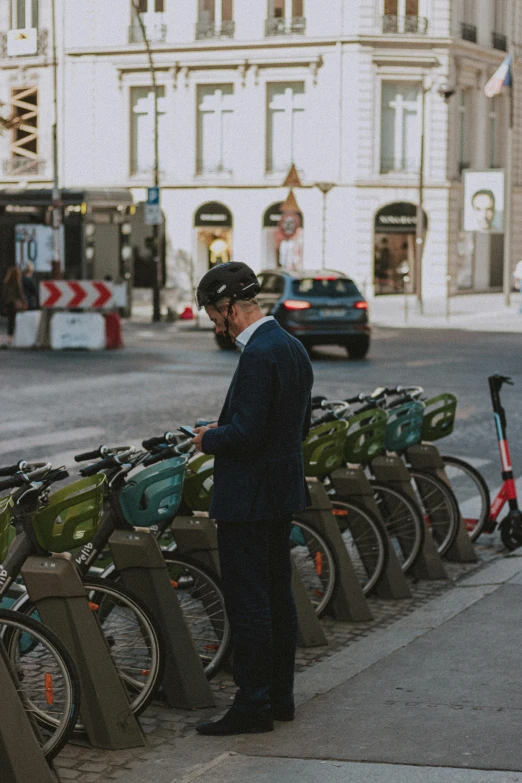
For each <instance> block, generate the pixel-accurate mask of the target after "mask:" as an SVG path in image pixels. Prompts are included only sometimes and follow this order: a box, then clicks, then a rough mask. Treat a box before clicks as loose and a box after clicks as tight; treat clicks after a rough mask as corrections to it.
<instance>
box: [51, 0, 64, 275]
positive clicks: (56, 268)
mask: <svg viewBox="0 0 522 783" xmlns="http://www.w3.org/2000/svg"><path fill="white" fill-rule="evenodd" d="M51 15H52V48H53V115H54V116H53V127H52V139H53V193H52V200H53V212H52V228H53V260H52V276H53V278H54V279H55V280H57V279H59V278H60V277H61V276H62V260H61V255H62V248H61V230H60V229H61V225H62V204H61V193H60V185H59V179H58V57H57V48H56V7H55V0H51Z"/></svg>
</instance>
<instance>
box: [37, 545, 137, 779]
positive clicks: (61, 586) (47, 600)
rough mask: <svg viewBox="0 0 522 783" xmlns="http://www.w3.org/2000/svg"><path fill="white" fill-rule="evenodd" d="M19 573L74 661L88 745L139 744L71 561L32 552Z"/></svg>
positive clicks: (112, 747)
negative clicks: (39, 555) (31, 555)
mask: <svg viewBox="0 0 522 783" xmlns="http://www.w3.org/2000/svg"><path fill="white" fill-rule="evenodd" d="M22 576H23V578H24V582H25V585H26V587H27V592H28V593H29V597H30V598H31V601H32V602H33V603H34V604H35V605H36V608H37V610H38V613H39V615H40V617H41V618H42V621H43V622H44V623H45V624H46V625H47V626H48V627H49V628H51V630H53V631H54V632H55V633H56V634H57V635H58V636H59V637H60V639H61V640H62V641H63V642H64V644H65V646H66V647H67V648H68V650H69V652H70V653H71V656H72V658H73V660H74V663H75V664H76V668H77V671H78V676H79V678H80V687H81V707H80V714H81V717H82V721H83V724H84V726H85V730H86V732H87V736H88V738H89V741H90V743H91V744H92V745H93V746H94V747H95V748H104V749H107V750H123V749H126V748H136V747H142V746H143V745H145V740H144V737H143V734H142V731H141V728H140V726H139V723H138V721H137V720H136V718H135V717H134V715H133V713H132V711H131V709H130V707H129V702H128V699H127V694H126V692H125V689H124V687H123V685H122V683H121V680H120V677H119V675H118V673H117V671H116V668H115V666H114V663H113V661H112V658H111V654H110V650H109V647H108V645H107V642H106V640H105V637H104V636H103V633H102V630H101V628H100V625H99V622H98V619H97V617H96V613H95V611H93V607H91V606H90V604H89V602H88V599H87V595H86V592H85V587H84V585H83V583H82V581H81V578H80V575H79V573H78V571H77V569H76V566H75V565H74V563H73V562H71V560H69V559H67V558H66V557H60V556H56V557H52V558H50V557H34V556H33V557H29V558H28V559H27V561H26V562H25V564H24V565H23V567H22ZM24 783H25V781H24Z"/></svg>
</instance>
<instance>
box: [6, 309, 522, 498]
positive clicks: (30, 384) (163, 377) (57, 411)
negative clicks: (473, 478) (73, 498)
mask: <svg viewBox="0 0 522 783" xmlns="http://www.w3.org/2000/svg"><path fill="white" fill-rule="evenodd" d="M125 341H126V347H125V349H124V350H122V351H110V352H109V351H107V352H101V353H87V352H79V351H78V352H72V351H71V352H51V351H13V350H8V351H2V352H0V455H1V456H0V464H2V463H4V464H9V463H12V462H13V461H15V460H17V459H20V458H25V459H31V460H37V459H40V458H46V459H50V460H51V461H53V463H54V464H55V465H58V464H69V465H70V464H71V461H72V455H73V454H74V453H77V452H78V451H85V450H86V449H88V448H91V447H96V446H98V445H100V443H110V444H122V443H139V442H140V441H141V440H142V439H143V438H145V437H150V436H152V435H154V434H160V433H162V432H164V431H165V430H167V429H169V430H171V429H173V428H176V427H177V426H178V425H179V424H191V423H193V421H194V419H195V418H196V417H208V418H214V417H216V416H217V415H218V413H219V410H220V406H221V403H222V401H223V398H224V395H225V393H226V389H227V387H228V383H229V381H230V378H231V376H232V374H233V371H234V367H235V364H236V362H237V360H238V354H235V353H226V352H221V351H219V350H217V349H216V348H215V346H214V340H213V337H212V334H211V333H210V332H202V331H195V330H187V329H181V328H179V327H178V326H177V325H166V324H159V325H156V326H148V325H144V324H128V325H126V327H125ZM313 366H314V373H315V378H316V381H315V391H316V392H317V393H324V394H326V395H327V396H330V397H335V398H339V397H346V396H348V395H352V394H356V393H358V392H360V391H371V390H372V389H373V388H375V387H376V386H378V385H394V384H397V383H402V384H420V385H422V386H424V388H425V390H426V392H427V393H428V394H429V395H434V394H437V393H439V392H443V391H451V392H454V393H455V394H457V396H458V400H459V407H458V422H457V425H456V428H455V431H454V433H453V434H452V435H451V436H450V437H448V438H446V440H445V441H444V444H442V443H441V444H440V445H441V446H443V448H442V450H443V451H444V452H446V453H451V454H455V455H459V456H465V457H469V458H471V460H472V461H473V462H474V464H476V465H477V466H478V467H480V469H481V470H482V472H483V473H484V475H485V477H486V479H487V480H488V483H489V484H490V487H491V488H494V487H497V486H498V485H499V484H500V475H499V468H498V453H497V446H496V440H495V431H494V426H493V419H492V415H491V407H490V400H489V392H488V385H487V376H488V375H489V374H491V373H493V372H500V373H502V374H506V375H510V376H511V377H512V378H513V380H514V381H515V383H516V386H515V387H514V388H512V387H505V393H504V397H503V399H504V405H505V408H506V411H507V414H508V421H509V435H510V437H511V451H512V457H513V464H514V468H515V473H516V471H517V466H518V469H519V471H521V472H522V443H521V440H522V439H521V438H520V434H521V433H522V406H521V405H520V399H521V397H520V392H521V389H522V362H521V359H520V337H519V336H518V335H516V334H502V333H483V332H466V331H459V330H455V331H449V330H414V329H408V330H406V329H376V330H374V341H373V345H372V349H371V352H370V355H369V358H368V359H366V360H364V361H349V360H348V359H347V358H346V355H345V353H344V351H343V350H341V349H338V348H336V347H332V348H324V349H318V350H317V351H316V352H315V353H314V355H313ZM290 392H291V390H290Z"/></svg>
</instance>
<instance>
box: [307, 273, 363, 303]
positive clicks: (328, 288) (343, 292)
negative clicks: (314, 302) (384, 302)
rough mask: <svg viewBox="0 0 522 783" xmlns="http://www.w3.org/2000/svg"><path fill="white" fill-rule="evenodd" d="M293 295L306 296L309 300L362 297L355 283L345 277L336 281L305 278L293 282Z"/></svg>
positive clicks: (335, 279)
mask: <svg viewBox="0 0 522 783" xmlns="http://www.w3.org/2000/svg"><path fill="white" fill-rule="evenodd" d="M292 293H293V294H294V295H296V296H306V297H308V298H310V297H314V296H317V297H319V296H321V297H323V296H328V297H334V298H335V297H337V298H341V297H345V296H360V295H361V294H360V293H359V291H358V290H357V286H356V285H355V283H354V282H353V281H352V280H347V279H346V278H343V277H338V278H334V279H331V278H318V277H303V278H302V279H301V280H293V281H292Z"/></svg>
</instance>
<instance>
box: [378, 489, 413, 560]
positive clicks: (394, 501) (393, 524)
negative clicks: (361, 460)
mask: <svg viewBox="0 0 522 783" xmlns="http://www.w3.org/2000/svg"><path fill="white" fill-rule="evenodd" d="M371 484H372V487H373V492H374V498H375V501H376V503H377V506H378V507H379V512H380V514H381V518H382V521H383V522H384V526H385V528H386V530H387V531H388V536H389V538H390V541H391V544H392V546H393V549H394V551H395V554H396V555H397V557H398V560H399V563H400V564H401V568H402V570H403V571H408V570H409V569H410V568H411V567H412V566H413V565H414V564H415V561H416V560H417V558H418V556H419V555H420V553H421V552H422V547H423V545H424V536H425V530H426V526H425V524H424V519H423V517H422V514H421V512H420V511H419V509H418V507H417V506H416V505H415V503H413V502H412V500H411V499H410V498H409V497H408V496H407V495H405V494H404V492H399V490H397V489H393V488H392V487H388V486H386V485H384V484H379V483H378V482H377V481H372V482H371Z"/></svg>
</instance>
